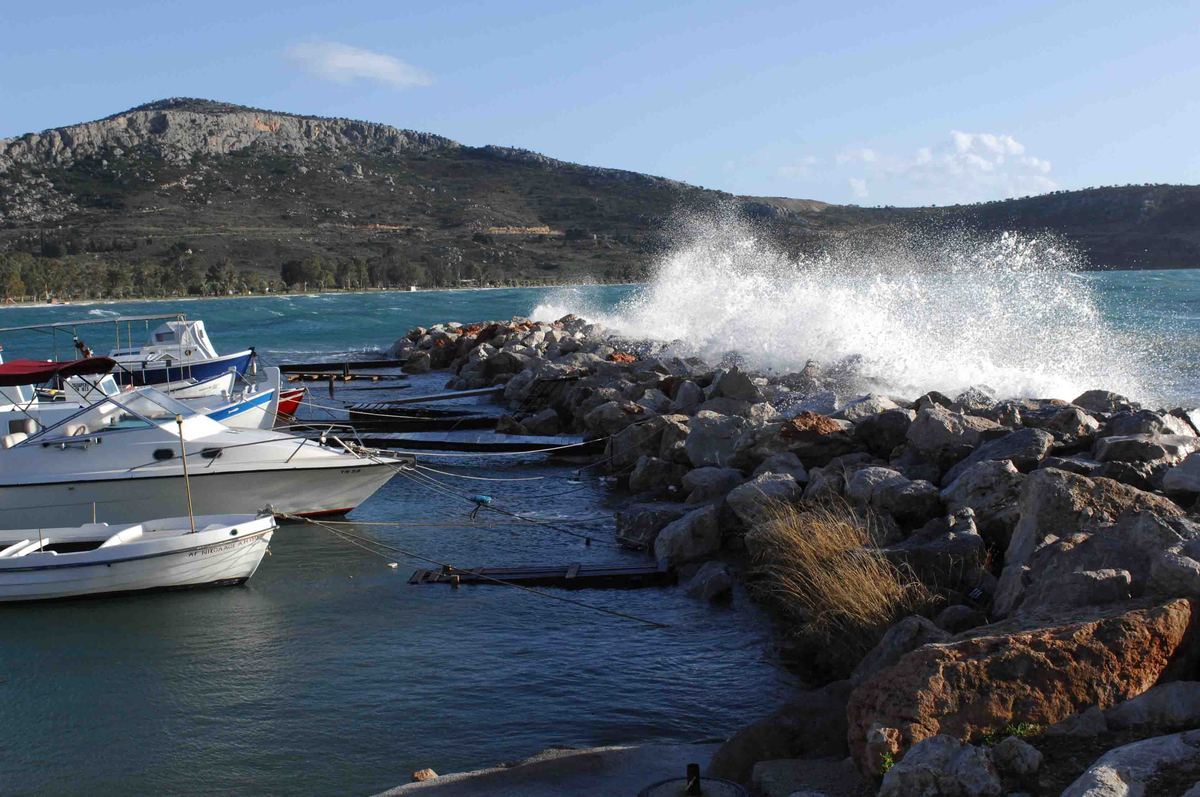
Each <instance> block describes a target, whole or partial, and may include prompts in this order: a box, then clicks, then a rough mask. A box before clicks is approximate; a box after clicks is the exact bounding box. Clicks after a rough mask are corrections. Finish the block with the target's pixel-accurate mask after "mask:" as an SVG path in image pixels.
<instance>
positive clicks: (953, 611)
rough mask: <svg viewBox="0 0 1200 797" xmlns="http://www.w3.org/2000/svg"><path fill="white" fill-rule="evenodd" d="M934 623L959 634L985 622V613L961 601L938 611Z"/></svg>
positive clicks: (949, 631)
mask: <svg viewBox="0 0 1200 797" xmlns="http://www.w3.org/2000/svg"><path fill="white" fill-rule="evenodd" d="M933 622H934V624H936V625H937V627H938V628H941V629H943V630H944V631H946V632H948V633H951V634H959V633H962V632H963V631H967V630H969V629H971V628H976V627H978V626H981V625H984V624H985V623H987V615H985V614H984V613H983V612H981V611H979V610H978V609H973V608H971V607H970V606H966V605H964V604H961V603H956V604H954V605H953V606H947V607H946V608H945V609H942V610H941V611H940V612H938V616H937V618H935V619H934V621H933Z"/></svg>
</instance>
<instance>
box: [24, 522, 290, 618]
mask: <svg viewBox="0 0 1200 797" xmlns="http://www.w3.org/2000/svg"><path fill="white" fill-rule="evenodd" d="M275 528H276V525H275V518H274V517H272V516H271V515H270V514H260V515H252V514H249V515H207V516H206V515H200V516H196V517H195V518H187V517H177V518H168V519H165V520H147V521H143V522H140V523H131V524H120V525H111V526H110V525H109V524H108V523H87V524H84V525H82V526H76V527H60V528H35V529H20V530H8V531H0V601H35V600H53V599H56V598H73V597H80V596H84V595H100V594H111V593H121V592H140V591H142V590H149V589H165V588H170V587H198V586H203V585H216V584H240V583H241V582H243V581H245V580H246V579H248V578H250V577H251V576H252V575H254V571H255V570H257V569H258V565H259V563H260V562H261V561H262V558H263V554H265V553H266V552H267V546H268V544H269V543H270V542H271V535H272V534H273V533H274V532H275Z"/></svg>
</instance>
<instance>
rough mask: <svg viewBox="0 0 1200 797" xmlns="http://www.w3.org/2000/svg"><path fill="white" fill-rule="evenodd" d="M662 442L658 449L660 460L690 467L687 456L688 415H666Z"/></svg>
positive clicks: (663, 418) (663, 417)
mask: <svg viewBox="0 0 1200 797" xmlns="http://www.w3.org/2000/svg"><path fill="white" fill-rule="evenodd" d="M662 420H663V431H662V442H661V443H660V444H659V447H658V456H659V459H665V460H666V461H668V462H676V463H679V464H680V465H690V464H691V460H690V459H688V455H687V436H688V432H689V431H690V429H689V428H688V418H687V416H686V415H664V416H662Z"/></svg>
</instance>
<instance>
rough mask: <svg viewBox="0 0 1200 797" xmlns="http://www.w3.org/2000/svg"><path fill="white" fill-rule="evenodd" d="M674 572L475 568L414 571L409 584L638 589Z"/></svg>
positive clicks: (666, 581)
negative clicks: (502, 584)
mask: <svg viewBox="0 0 1200 797" xmlns="http://www.w3.org/2000/svg"><path fill="white" fill-rule="evenodd" d="M676 579H677V577H676V574H675V571H674V570H673V569H671V568H668V567H659V566H656V565H613V564H594V565H585V564H579V563H578V562H577V563H575V564H570V565H561V566H551V567H476V568H471V569H466V570H464V569H462V568H442V569H441V570H417V571H416V572H414V573H413V574H412V576H411V577H410V578H409V579H408V583H409V584H448V585H450V586H452V587H457V586H459V585H461V584H492V585H496V586H499V585H500V584H499V582H504V583H505V584H519V585H521V586H523V587H560V588H562V589H639V588H641V587H661V586H667V585H670V584H674V583H675V582H676Z"/></svg>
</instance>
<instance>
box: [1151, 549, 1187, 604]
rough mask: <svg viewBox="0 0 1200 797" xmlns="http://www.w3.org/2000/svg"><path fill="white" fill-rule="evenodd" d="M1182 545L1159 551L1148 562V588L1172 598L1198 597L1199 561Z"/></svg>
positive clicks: (1157, 593)
mask: <svg viewBox="0 0 1200 797" xmlns="http://www.w3.org/2000/svg"><path fill="white" fill-rule="evenodd" d="M1183 550H1184V548H1183V546H1182V545H1178V546H1174V547H1173V548H1169V549H1167V550H1165V551H1163V552H1161V553H1160V554H1159V555H1158V556H1157V557H1155V558H1154V560H1153V561H1152V562H1151V563H1150V584H1149V588H1150V590H1151V591H1152V592H1153V593H1154V594H1156V595H1162V596H1167V597H1172V598H1200V561H1197V560H1196V559H1195V558H1194V557H1191V556H1188V555H1187V554H1185V553H1184V552H1183Z"/></svg>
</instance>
